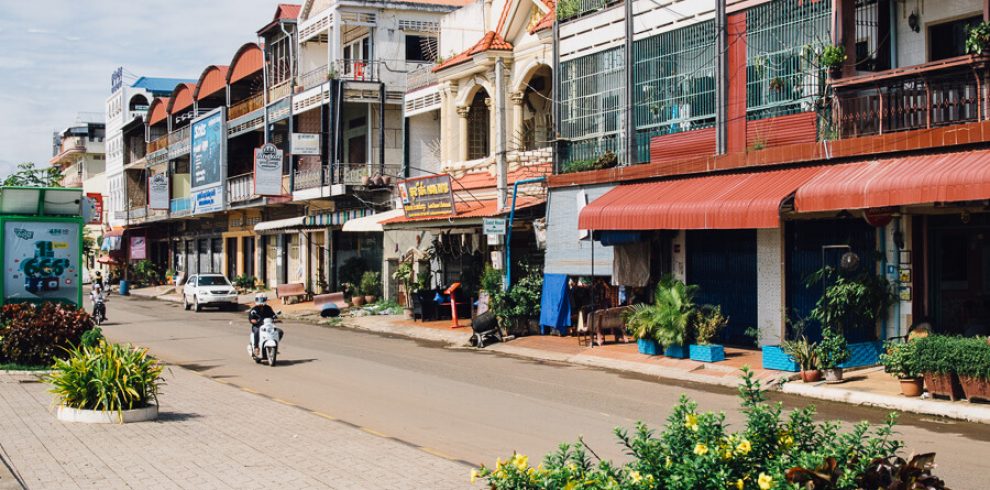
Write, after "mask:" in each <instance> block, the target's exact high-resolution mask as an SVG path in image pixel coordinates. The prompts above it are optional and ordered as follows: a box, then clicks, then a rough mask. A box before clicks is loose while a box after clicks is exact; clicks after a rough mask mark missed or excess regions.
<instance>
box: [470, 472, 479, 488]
mask: <svg viewBox="0 0 990 490" xmlns="http://www.w3.org/2000/svg"><path fill="white" fill-rule="evenodd" d="M476 481H478V470H471V484H472V485H474V482H476Z"/></svg>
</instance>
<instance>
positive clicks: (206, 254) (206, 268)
mask: <svg viewBox="0 0 990 490" xmlns="http://www.w3.org/2000/svg"><path fill="white" fill-rule="evenodd" d="M196 246H197V247H198V249H199V269H198V270H197V271H196V272H198V273H200V274H203V273H206V272H210V240H209V239H207V238H201V239H199V240H197V241H196Z"/></svg>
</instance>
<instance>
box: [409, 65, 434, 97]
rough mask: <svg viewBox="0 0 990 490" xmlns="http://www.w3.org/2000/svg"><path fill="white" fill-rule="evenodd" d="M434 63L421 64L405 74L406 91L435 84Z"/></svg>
mask: <svg viewBox="0 0 990 490" xmlns="http://www.w3.org/2000/svg"><path fill="white" fill-rule="evenodd" d="M435 66H436V64H434V63H423V64H419V65H417V66H415V67H410V68H411V69H410V70H409V72H408V73H407V74H406V91H407V92H410V91H413V90H416V89H420V88H423V87H429V86H430V85H435V84H436V83H437V80H438V79H437V74H436V73H433V68H434V67H435Z"/></svg>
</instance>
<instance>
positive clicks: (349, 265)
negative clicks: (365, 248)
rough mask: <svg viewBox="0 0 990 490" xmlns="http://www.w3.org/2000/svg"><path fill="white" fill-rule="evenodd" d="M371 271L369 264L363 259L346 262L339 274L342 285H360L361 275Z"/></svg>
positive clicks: (351, 259) (357, 258)
mask: <svg viewBox="0 0 990 490" xmlns="http://www.w3.org/2000/svg"><path fill="white" fill-rule="evenodd" d="M368 269H369V267H368V264H367V262H365V260H364V259H362V258H361V257H357V256H354V257H351V258H349V259H347V260H345V261H344V263H343V264H341V266H340V270H339V271H338V272H337V275H338V277H339V278H340V282H341V283H345V282H346V283H350V284H360V283H361V275H362V274H364V272H365V271H367V270H368Z"/></svg>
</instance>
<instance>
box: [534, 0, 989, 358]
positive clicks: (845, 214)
mask: <svg viewBox="0 0 990 490" xmlns="http://www.w3.org/2000/svg"><path fill="white" fill-rule="evenodd" d="M920 5H921V4H920V3H919V4H918V5H915V4H914V3H912V2H907V3H905V2H893V1H885V0H864V1H855V2H854V1H852V0H833V1H819V2H809V1H802V0H769V1H766V0H763V1H728V2H724V3H721V4H716V3H715V2H705V1H693V0H681V1H674V2H664V3H662V4H661V3H657V2H651V1H649V0H634V1H631V2H623V1H618V2H605V3H602V2H590V1H583V0H575V1H568V2H563V1H562V2H560V5H558V13H559V17H560V18H559V22H560V23H559V26H558V31H559V37H558V39H557V42H558V49H559V69H558V70H559V73H560V76H559V77H558V86H557V89H558V90H557V91H556V94H557V100H558V103H559V105H558V108H559V109H558V110H559V113H558V118H557V121H558V132H559V135H560V140H559V144H558V146H557V149H558V152H557V161H556V167H555V175H554V176H553V177H552V178H551V179H550V205H549V209H548V220H549V223H548V236H549V242H548V249H547V257H546V266H545V268H546V272H548V273H558V274H568V275H573V276H589V275H598V276H612V282H613V283H616V284H621V285H625V286H636V287H639V286H649V285H651V284H652V283H653V281H655V280H656V279H657V277H658V276H659V275H661V274H663V273H672V274H674V275H676V276H679V277H681V278H683V279H685V280H686V281H687V282H689V283H693V284H697V285H699V286H700V297H699V298H698V299H699V302H701V303H711V304H719V305H722V307H723V310H724V312H725V313H726V314H727V315H728V316H729V317H730V323H729V326H728V328H727V329H726V331H725V333H724V337H723V340H724V341H725V342H728V343H733V344H740V345H743V344H746V343H750V342H752V339H751V338H747V337H748V336H747V335H746V330H747V327H753V326H755V327H757V329H758V331H759V336H758V338H759V342H760V343H761V345H767V344H775V343H778V342H779V340H780V339H781V338H782V337H783V336H784V335H785V334H786V332H785V322H786V320H785V319H786V317H787V316H790V315H791V314H792V312H793V313H795V314H797V315H799V316H803V315H807V313H808V311H809V310H810V309H811V308H812V307H813V306H814V304H815V302H816V301H817V299H818V298H819V297H820V296H821V294H822V284H821V283H820V282H819V283H814V284H810V285H806V283H805V281H806V279H807V278H808V277H809V275H810V274H811V273H813V272H815V271H817V270H819V269H821V268H823V267H826V266H830V267H834V268H836V269H840V270H844V271H847V272H849V271H857V272H868V273H875V274H876V275H882V276H885V277H886V278H887V279H889V280H890V281H891V283H892V284H893V287H894V288H895V290H896V292H897V300H896V301H895V302H894V304H893V306H892V308H891V309H890V313H889V315H888V317H887V318H885V319H884V320H883V321H882V322H879V324H878V325H877V326H876V328H875V329H871V328H861V329H857V330H854V331H846V332H845V334H846V336H847V337H848V338H849V339H850V341H853V342H856V341H872V340H874V339H883V338H886V337H890V336H893V335H900V334H902V333H903V332H905V331H906V329H907V328H908V326H909V325H910V324H912V323H913V322H915V321H918V320H920V319H922V318H923V317H924V318H930V319H932V321H933V323H934V325H935V329H936V330H938V331H942V332H961V331H962V330H963V329H964V325H966V324H967V323H979V322H983V324H985V321H986V317H987V315H988V314H990V309H988V308H987V307H988V304H987V303H986V300H985V298H986V297H987V296H986V295H987V293H988V291H990V284H988V283H987V282H986V281H984V280H983V279H982V278H981V277H982V276H981V275H980V274H981V272H980V271H982V270H984V268H985V267H986V266H987V264H988V262H987V259H986V258H985V257H984V255H985V254H984V253H983V252H982V251H983V250H985V249H986V247H985V245H984V244H983V241H982V237H983V235H984V234H985V233H986V226H988V223H990V222H988V221H987V218H988V215H987V214H985V212H984V209H985V208H984V207H983V203H984V202H986V200H987V199H988V198H990V186H988V185H987V183H988V182H987V178H986V175H988V173H987V171H988V170H990V159H988V158H987V151H988V146H987V143H988V142H990V138H988V136H987V134H986V133H985V129H984V128H986V127H987V124H988V123H987V122H986V118H987V112H986V110H987V107H988V106H987V101H988V98H987V97H988V93H990V92H988V91H987V75H988V71H987V68H988V65H987V60H986V58H985V56H981V55H972V54H967V53H966V49H965V41H966V32H967V31H968V29H967V26H969V25H973V24H975V23H978V22H981V21H983V20H984V19H986V18H987V17H988V14H990V12H987V10H986V9H987V7H986V4H985V3H982V2H978V1H976V0H959V1H953V2H945V3H944V4H940V5H939V8H937V9H935V8H928V9H923V8H921V7H920ZM836 47H841V49H837V48H836ZM843 52H844V53H845V55H846V57H845V61H842V56H841V55H840V56H832V58H833V59H836V60H838V63H836V65H835V66H831V67H830V66H826V65H825V63H826V61H827V60H828V58H829V56H828V55H834V54H836V53H840V54H841V53H843ZM588 231H593V233H588ZM589 235H591V236H594V237H595V240H587V239H583V238H585V237H588V236H589ZM603 243H612V244H616V243H618V244H619V245H614V246H603ZM592 257H593V258H594V260H592ZM620 263H621V264H623V265H621V266H619V265H618V264H620ZM630 263H634V264H637V267H639V268H640V269H642V268H646V269H648V270H652V271H653V274H651V275H650V277H649V278H645V279H644V278H643V277H629V276H628V274H625V273H624V272H623V271H622V269H626V270H628V264H630ZM617 276H621V277H617ZM819 328H820V326H819V325H810V326H809V327H808V331H807V332H806V333H808V335H809V336H811V337H812V338H817V336H818V335H819Z"/></svg>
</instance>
